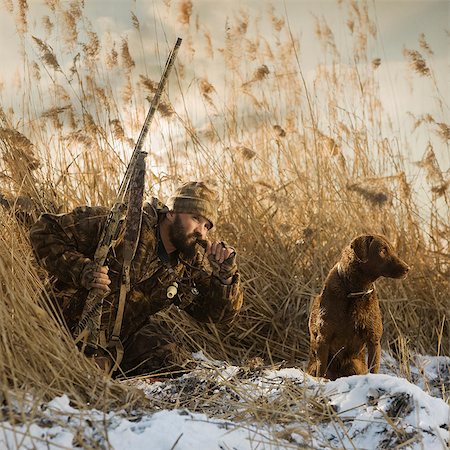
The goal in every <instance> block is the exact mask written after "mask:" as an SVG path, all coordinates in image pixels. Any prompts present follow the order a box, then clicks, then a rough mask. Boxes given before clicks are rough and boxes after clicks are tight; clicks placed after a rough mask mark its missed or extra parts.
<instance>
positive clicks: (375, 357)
mask: <svg viewBox="0 0 450 450" xmlns="http://www.w3.org/2000/svg"><path fill="white" fill-rule="evenodd" d="M367 353H368V355H367V366H368V367H369V370H370V372H371V373H378V372H379V371H380V358H381V344H380V341H374V342H369V343H368V344H367Z"/></svg>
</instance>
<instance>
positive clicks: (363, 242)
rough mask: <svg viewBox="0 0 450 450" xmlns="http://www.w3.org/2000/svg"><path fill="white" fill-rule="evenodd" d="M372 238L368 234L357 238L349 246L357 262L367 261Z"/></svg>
mask: <svg viewBox="0 0 450 450" xmlns="http://www.w3.org/2000/svg"><path fill="white" fill-rule="evenodd" d="M373 239H374V237H373V236H372V235H369V234H363V235H362V236H358V237H356V238H355V239H353V241H352V242H351V244H350V248H351V249H352V250H353V252H354V253H355V258H356V260H357V261H359V262H363V263H365V262H367V261H368V260H369V247H370V244H371V243H372V241H373Z"/></svg>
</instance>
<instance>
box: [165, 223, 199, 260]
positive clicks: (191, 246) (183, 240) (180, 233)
mask: <svg viewBox="0 0 450 450" xmlns="http://www.w3.org/2000/svg"><path fill="white" fill-rule="evenodd" d="M199 238H201V235H200V234H199V233H195V232H194V233H191V234H186V229H185V228H184V226H183V223H182V222H181V219H180V216H179V215H178V214H177V215H175V220H174V221H173V223H172V224H171V225H170V227H169V239H170V241H171V242H172V244H173V245H174V246H175V248H176V249H177V250H179V251H180V252H181V253H183V255H184V256H186V257H188V258H193V257H194V256H195V253H196V249H195V244H196V242H197V239H199Z"/></svg>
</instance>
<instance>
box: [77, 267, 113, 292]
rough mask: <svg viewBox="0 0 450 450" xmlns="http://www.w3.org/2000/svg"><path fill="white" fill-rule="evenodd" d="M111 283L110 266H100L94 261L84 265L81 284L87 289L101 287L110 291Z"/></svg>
mask: <svg viewBox="0 0 450 450" xmlns="http://www.w3.org/2000/svg"><path fill="white" fill-rule="evenodd" d="M109 284H111V280H110V279H109V276H108V267H107V266H103V267H99V266H98V265H97V264H95V263H94V262H92V263H88V264H86V265H85V266H84V269H83V272H82V274H81V285H82V286H83V287H84V288H86V289H89V290H90V289H100V290H102V291H105V292H109V291H110V289H109Z"/></svg>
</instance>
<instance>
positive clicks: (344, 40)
mask: <svg viewBox="0 0 450 450" xmlns="http://www.w3.org/2000/svg"><path fill="white" fill-rule="evenodd" d="M19 3H20V2H18V1H16V0H2V4H1V8H2V9H1V14H0V30H1V31H0V36H1V39H2V67H1V69H0V82H1V83H2V85H3V89H2V92H1V95H2V98H3V103H4V104H7V102H8V101H10V102H14V101H15V92H14V87H11V86H14V84H13V83H14V77H17V74H18V73H20V70H21V64H23V63H22V57H21V52H20V42H21V37H20V36H19V34H18V33H17V30H16V22H17V20H16V19H17V17H18V16H19V15H20V8H19V6H18V4H19ZM55 3H60V5H61V6H62V7H63V8H66V9H67V8H70V4H71V3H77V0H73V1H60V0H28V7H29V11H28V19H27V23H28V35H27V37H26V38H25V45H26V46H29V47H30V45H31V37H30V36H31V35H35V36H38V37H40V38H42V39H48V41H47V42H49V43H50V44H51V45H52V46H53V48H54V49H55V51H57V52H58V49H59V50H60V48H61V46H62V45H63V44H64V42H63V40H62V39H60V38H59V36H62V35H63V34H64V31H65V30H61V29H59V30H58V29H56V32H55V30H54V31H53V33H52V35H51V36H50V35H46V31H45V29H44V27H43V17H45V16H47V15H49V16H52V13H51V11H50V9H49V6H51V5H52V4H55ZM78 3H81V1H80V0H78ZM188 3H189V2H188V1H186V0H85V1H84V12H85V16H86V17H87V18H88V20H89V22H90V23H89V27H90V28H91V29H92V30H93V31H95V32H96V33H98V34H99V36H105V35H110V36H111V37H112V38H113V39H115V40H118V41H119V42H120V39H121V38H122V37H124V36H126V37H127V38H128V39H129V42H130V50H131V53H132V55H133V58H134V59H135V61H136V62H137V64H138V65H139V64H141V65H142V64H144V61H145V64H146V65H147V66H148V67H150V69H149V70H151V66H152V65H153V66H155V67H157V68H158V69H160V67H161V65H162V64H163V62H164V60H165V57H166V55H167V52H168V49H169V48H170V47H171V46H172V45H173V43H174V42H175V40H176V37H178V36H180V37H184V35H185V34H189V35H190V36H191V42H190V43H189V46H190V55H189V67H190V68H191V70H193V71H195V75H196V76H198V77H205V76H207V77H208V79H209V80H210V81H212V82H214V83H215V85H216V83H220V80H221V78H222V77H223V76H224V75H223V71H224V67H223V65H221V63H220V61H219V60H218V59H215V60H214V62H213V63H211V59H210V58H207V57H206V55H205V46H204V35H205V33H209V35H210V38H211V40H212V44H213V47H214V48H220V47H223V43H224V39H225V34H226V28H227V26H228V23H229V20H233V19H236V17H243V16H248V18H249V33H251V32H252V30H253V31H256V30H258V31H259V33H261V34H262V35H263V36H264V37H265V38H266V39H267V40H268V41H269V42H271V41H272V40H273V39H275V38H274V37H273V36H272V30H273V27H272V26H271V24H270V14H269V13H268V11H270V10H273V15H274V16H276V17H278V18H280V19H283V20H284V21H285V23H286V25H288V26H289V28H290V30H291V32H292V35H293V37H294V38H297V39H298V40H299V41H300V64H301V67H302V70H303V72H304V73H305V74H306V77H307V78H308V76H309V74H311V77H312V73H313V72H314V70H315V69H316V67H317V64H318V61H319V60H318V55H320V54H321V49H320V43H319V42H318V39H317V37H316V34H315V26H316V19H320V20H322V19H323V20H326V22H327V23H328V25H329V26H330V28H331V29H332V30H333V33H334V39H335V42H336V45H337V48H338V49H339V52H340V53H341V54H342V55H346V54H348V55H351V54H352V43H351V42H350V41H349V38H348V35H349V34H348V27H347V21H348V18H349V11H352V7H351V2H343V1H338V0H317V1H305V0H284V1H283V0H274V1H272V2H267V1H264V0H239V1H237V0H226V1H224V0H221V1H216V0H192V9H191V16H190V22H189V24H183V23H182V20H180V17H181V16H182V15H183V6H184V7H185V6H186V4H188ZM353 3H354V4H356V5H358V7H361V6H362V4H363V3H362V2H359V1H355V2H353ZM349 4H350V6H349ZM367 4H368V7H369V16H370V18H371V19H372V20H373V21H374V23H375V24H376V27H377V31H378V35H377V39H376V41H375V42H373V43H371V44H370V45H371V46H370V48H369V54H370V56H371V58H381V60H382V62H383V63H382V66H381V68H382V70H380V71H379V73H380V81H381V89H380V96H381V99H382V101H383V103H384V104H385V105H384V106H385V108H386V110H387V111H388V113H389V114H390V115H392V117H393V118H394V121H395V120H397V123H396V124H394V128H396V129H397V130H398V132H399V133H400V134H401V133H402V132H406V128H405V126H406V122H405V121H406V120H408V117H407V115H405V111H411V112H413V113H416V114H423V113H424V112H428V113H430V114H432V115H433V117H435V118H436V120H437V121H441V122H445V123H448V122H449V97H450V96H449V86H450V83H449V82H450V78H449V73H450V72H449V70H448V69H449V62H450V46H449V44H450V37H449V27H450V26H449V23H450V2H449V1H447V0H396V1H388V0H373V1H369V2H368V3H367ZM184 11H186V9H184ZM132 14H135V16H136V17H137V18H138V19H139V22H140V28H141V35H142V36H144V44H143V51H142V50H141V51H139V50H137V49H139V48H141V49H142V47H141V46H140V43H139V39H140V38H139V36H138V35H137V33H135V30H134V29H133V25H132ZM350 14H351V13H350ZM53 17H54V18H55V15H53ZM421 33H423V34H424V36H425V38H426V42H427V43H428V44H429V46H430V48H431V49H432V50H433V52H434V55H433V56H432V57H430V58H429V63H430V67H431V69H432V71H433V73H434V79H433V82H434V83H435V84H436V86H437V87H438V89H439V92H440V94H441V96H442V98H443V99H444V100H445V99H446V101H444V105H442V104H441V105H438V103H437V102H436V101H435V97H436V91H435V90H434V88H433V87H432V86H431V85H432V84H433V83H429V82H428V83H426V82H424V80H423V79H420V77H418V76H412V74H411V71H410V70H408V69H407V63H406V62H405V58H404V55H403V49H404V48H408V49H417V50H420V47H419V43H418V40H419V36H420V35H421ZM197 38H198V39H200V38H201V40H202V44H201V45H199V44H198V43H197V42H196V39H197ZM184 45H186V44H184ZM30 48H31V47H30ZM192 49H195V51H193V50H192ZM183 50H184V49H183ZM184 51H186V50H184ZM157 52H159V54H156V53H157ZM180 53H182V52H180ZM179 57H180V56H179ZM183 57H184V56H181V58H183ZM215 61H217V63H215ZM11 83H12V84H11ZM442 98H441V100H442ZM442 106H443V107H442ZM409 126H410V124H409ZM415 139H417V140H416V141H413V142H412V144H413V147H414V150H413V151H414V155H413V156H412V158H416V159H417V158H419V157H420V156H421V154H423V152H424V148H425V146H426V141H427V139H428V136H426V135H422V136H418V137H416V138H415ZM437 153H438V158H439V160H440V163H441V164H442V165H443V169H444V170H448V167H449V166H450V156H449V150H448V146H441V147H439V148H437Z"/></svg>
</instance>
